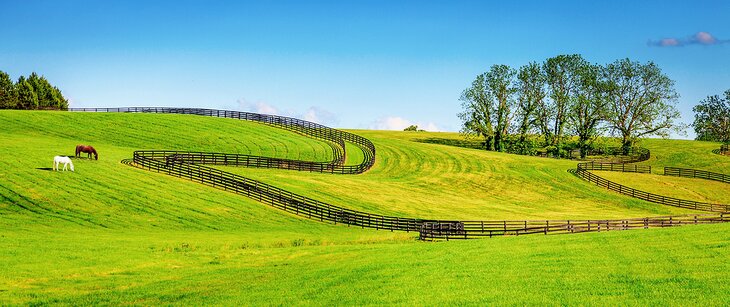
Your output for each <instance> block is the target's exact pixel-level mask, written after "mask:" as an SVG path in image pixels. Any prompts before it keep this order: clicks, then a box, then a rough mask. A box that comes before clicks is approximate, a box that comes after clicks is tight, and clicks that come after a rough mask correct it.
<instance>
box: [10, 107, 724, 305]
mask: <svg viewBox="0 0 730 307" xmlns="http://www.w3.org/2000/svg"><path fill="white" fill-rule="evenodd" d="M0 127H2V129H1V131H0V142H1V143H2V144H3V146H2V147H0V153H1V154H2V157H4V158H3V159H2V160H0V229H2V230H1V231H0V251H2V252H3V253H2V254H1V255H0V261H1V262H2V263H5V264H6V265H4V266H2V268H0V276H2V277H1V278H0V302H3V303H8V304H24V303H64V304H80V303H89V304H97V303H108V304H118V303H134V304H144V305H150V304H158V303H180V304H196V303H197V304H204V303H205V304H207V303H223V304H287V303H291V302H301V303H304V304H316V305H321V304H374V303H378V304H414V303H420V304H432V303H471V304H485V303H495V302H500V303H506V304H527V303H533V304H570V303H573V304H576V303H590V302H594V303H599V302H602V303H605V302H609V303H610V302H614V303H621V304H626V303H629V304H631V303H635V304H645V303H659V304H661V303H677V302H679V303H682V302H700V303H704V304H716V305H726V304H727V303H729V302H730V299H729V298H728V296H727V295H722V294H721V293H727V290H728V286H727V285H728V284H729V283H728V281H729V279H730V278H728V277H727V275H726V274H724V272H726V271H727V269H728V264H727V262H726V261H722V259H725V258H727V256H728V254H729V253H730V249H728V248H727V242H728V239H730V237H729V236H730V234H729V233H728V230H730V226H728V225H702V226H692V227H680V228H677V229H658V230H638V231H632V232H608V233H606V232H602V233H592V234H581V235H572V236H535V237H529V238H527V237H505V238H495V239H488V240H474V241H466V242H448V243H424V242H418V241H416V240H415V237H416V234H414V233H400V232H389V231H382V230H381V231H377V230H371V229H359V228H356V227H347V226H342V225H332V224H328V223H320V222H317V221H312V220H308V219H303V218H300V217H297V216H296V215H292V214H289V213H285V212H282V211H280V210H277V209H274V208H271V207H268V206H265V205H263V204H261V203H259V202H256V201H253V200H251V199H248V198H245V197H242V196H239V195H236V194H233V193H229V192H225V191H221V190H219V189H215V188H212V187H208V186H204V185H199V184H195V183H192V182H189V181H188V180H185V179H181V178H175V177H170V176H165V175H162V174H156V173H153V172H148V171H145V170H141V169H138V168H133V167H129V166H127V165H125V164H122V163H120V161H121V160H122V159H127V158H130V157H131V154H132V152H133V151H135V150H140V149H167V150H190V151H216V152H224V153H240V154H253V155H262V156H271V157H277V158H288V159H301V160H312V161H328V160H330V159H332V158H333V157H332V152H331V148H330V146H329V145H328V144H326V143H325V142H322V141H319V140H315V139H311V138H307V137H304V136H302V135H299V134H296V133H292V132H289V131H285V130H281V129H277V128H273V127H270V126H266V125H261V124H257V123H252V122H245V121H238V120H233V119H220V118H207V117H198V116H189V115H174V114H122V113H73V112H71V113H69V112H42V111H0ZM351 132H353V133H355V134H358V135H362V136H364V137H366V138H368V139H370V140H371V141H372V142H373V143H374V145H375V147H376V148H377V159H376V163H375V165H374V166H373V167H372V169H370V170H369V171H367V172H365V173H363V174H359V175H333V174H321V173H309V172H296V171H289V170H272V169H254V168H239V167H228V166H218V168H219V169H225V170H226V171H229V172H233V173H238V174H245V176H247V177H251V178H254V179H257V180H260V181H262V182H266V183H269V184H272V185H275V186H277V187H281V188H284V189H287V190H290V191H293V192H296V193H300V194H303V195H305V196H308V197H311V198H314V199H318V200H321V201H324V202H328V203H333V204H337V205H340V206H343V207H347V208H352V209H358V210H364V211H368V212H374V213H379V214H391V215H401V216H411V217H422V218H441V219H581V218H582V219H590V218H597V219H605V218H623V217H643V216H651V215H666V214H682V213H694V212H693V211H690V210H686V209H679V208H673V207H667V206H661V205H657V204H652V203H648V202H644V201H641V200H638V199H634V198H630V197H626V196H621V195H618V194H616V193H613V192H610V191H608V190H605V189H603V188H600V187H597V186H594V185H592V184H591V183H589V182H585V181H583V180H582V179H580V178H578V177H576V176H574V175H573V174H571V173H569V172H567V170H568V169H570V168H574V167H575V162H571V161H562V160H552V159H544V158H535V157H524V156H516V155H509V154H503V153H493V152H484V151H480V150H476V149H466V148H459V147H451V146H444V145H437V144H425V143H421V142H418V140H420V139H425V138H452V139H457V138H459V137H460V136H458V134H454V133H415V132H386V131H351ZM79 143H88V144H92V145H94V147H96V148H97V150H99V152H100V159H99V160H98V161H93V160H87V159H75V160H74V163H75V164H76V172H75V173H70V172H66V173H62V172H52V171H49V170H48V169H49V168H50V167H51V161H52V157H53V156H54V155H59V154H67V155H71V154H72V153H73V148H74V146H75V145H76V144H79ZM347 146H348V154H350V153H352V154H350V155H349V156H348V157H347V161H346V164H356V163H358V162H359V161H361V160H362V156H358V155H357V154H356V153H357V150H349V149H353V148H352V145H347ZM644 146H646V147H648V148H649V149H650V150H651V151H652V153H653V158H652V159H651V160H649V161H647V162H644V164H648V165H653V166H664V165H672V166H684V167H696V168H707V169H714V170H715V171H719V172H724V173H730V159H729V158H727V157H723V156H719V155H714V154H712V153H711V150H712V149H716V148H717V144H714V143H706V142H690V141H675V140H647V141H646V142H645V144H644ZM610 175H611V176H617V178H615V180H616V181H620V180H631V179H625V178H620V177H621V176H620V175H621V174H617V173H611V174H610ZM645 176H654V175H645ZM660 179H663V178H660ZM668 180H669V181H662V180H659V179H657V180H656V181H652V180H646V182H645V181H644V180H639V181H641V184H648V186H646V185H644V186H642V188H645V189H651V188H657V189H660V190H661V189H662V187H661V186H662V185H663V184H665V183H667V182H669V183H672V182H678V181H671V180H677V178H675V179H668ZM682 180H685V179H683V178H682ZM686 180H687V182H689V183H687V184H688V185H696V186H697V187H699V186H702V189H699V188H698V189H697V190H696V191H695V189H692V191H693V192H692V193H694V194H692V195H691V196H697V197H698V198H706V199H716V200H718V201H722V200H724V199H726V198H724V196H723V195H725V194H726V191H727V190H726V187H724V186H722V185H716V186H709V185H703V184H702V181H699V182H700V183H697V182H698V180H694V179H686ZM647 182H648V183H647ZM653 182H656V183H653ZM631 183H636V184H639V182H628V183H625V184H631ZM682 183H684V181H682ZM683 195H684V194H683ZM596 276H601V278H596ZM566 289H567V291H566Z"/></svg>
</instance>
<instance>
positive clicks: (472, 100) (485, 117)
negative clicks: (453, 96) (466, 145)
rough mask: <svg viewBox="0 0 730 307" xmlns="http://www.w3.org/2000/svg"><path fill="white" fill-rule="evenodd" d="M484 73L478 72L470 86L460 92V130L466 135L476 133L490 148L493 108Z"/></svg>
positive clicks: (492, 134)
mask: <svg viewBox="0 0 730 307" xmlns="http://www.w3.org/2000/svg"><path fill="white" fill-rule="evenodd" d="M485 75H486V74H480V75H478V76H477V77H476V79H474V81H472V83H471V86H470V87H469V88H467V89H465V90H464V91H463V92H462V93H461V97H460V98H459V100H460V101H461V106H462V112H461V113H459V118H460V119H461V121H462V128H461V132H462V133H464V134H466V135H478V136H481V137H482V138H483V139H484V146H485V147H486V148H487V150H491V149H492V140H493V139H494V127H493V126H492V110H493V108H494V106H493V101H494V99H493V98H492V94H491V93H490V92H489V90H488V87H487V84H486V76H485Z"/></svg>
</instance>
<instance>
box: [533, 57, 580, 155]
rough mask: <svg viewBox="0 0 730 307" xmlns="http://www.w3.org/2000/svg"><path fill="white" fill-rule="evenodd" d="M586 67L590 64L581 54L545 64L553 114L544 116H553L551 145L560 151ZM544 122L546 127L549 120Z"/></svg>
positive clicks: (551, 59) (549, 60)
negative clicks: (581, 73)
mask: <svg viewBox="0 0 730 307" xmlns="http://www.w3.org/2000/svg"><path fill="white" fill-rule="evenodd" d="M585 65H588V62H587V61H586V60H584V59H583V57H582V56H581V55H579V54H571V55H559V56H556V57H552V58H549V59H547V60H546V61H545V63H544V64H543V69H544V71H545V75H546V77H547V84H548V87H549V88H550V94H549V96H550V100H551V102H552V104H551V105H549V106H547V107H549V108H551V109H552V112H547V111H544V114H551V115H552V131H551V132H550V133H549V134H550V135H551V136H552V138H551V140H550V144H549V145H552V146H556V147H557V148H558V149H560V148H561V147H562V144H561V143H562V141H563V134H564V132H565V124H566V123H567V122H568V113H569V112H570V111H571V108H572V107H571V105H572V104H573V103H574V102H575V100H576V96H577V95H576V90H577V89H578V88H579V86H580V84H579V83H580V75H579V73H580V71H581V69H582V68H583V67H584V66H585ZM543 121H544V123H543V125H545V124H546V122H547V121H548V120H547V119H546V118H545V119H543Z"/></svg>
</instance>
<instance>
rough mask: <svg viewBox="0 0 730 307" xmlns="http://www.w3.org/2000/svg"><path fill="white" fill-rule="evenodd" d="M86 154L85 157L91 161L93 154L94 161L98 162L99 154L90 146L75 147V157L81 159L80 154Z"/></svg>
mask: <svg viewBox="0 0 730 307" xmlns="http://www.w3.org/2000/svg"><path fill="white" fill-rule="evenodd" d="M82 152H83V153H87V154H88V155H87V157H88V158H89V159H91V154H94V160H99V154H98V153H96V149H94V147H92V146H86V145H76V156H77V157H79V158H80V157H81V153H82Z"/></svg>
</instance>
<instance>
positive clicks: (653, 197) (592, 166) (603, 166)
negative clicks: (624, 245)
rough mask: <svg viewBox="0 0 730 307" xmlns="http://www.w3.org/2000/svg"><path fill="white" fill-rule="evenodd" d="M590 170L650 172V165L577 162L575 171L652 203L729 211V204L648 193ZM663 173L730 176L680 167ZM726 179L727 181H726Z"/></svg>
mask: <svg viewBox="0 0 730 307" xmlns="http://www.w3.org/2000/svg"><path fill="white" fill-rule="evenodd" d="M592 170H597V171H613V172H625V173H644V174H650V173H651V166H644V165H626V164H613V163H595V162H589V163H579V164H578V167H577V169H576V171H575V174H576V175H577V176H578V177H581V178H583V179H585V180H587V181H589V182H592V183H594V184H596V185H597V186H599V187H603V188H606V189H609V190H611V191H614V192H618V193H620V194H623V195H627V196H631V197H635V198H638V199H641V200H645V201H648V202H652V203H657V204H662V205H667V206H672V207H679V208H685V209H692V210H700V211H709V212H730V205H725V204H712V203H705V202H698V201H693V200H686V199H681V198H675V197H670V196H664V195H659V194H654V193H649V192H645V191H641V190H637V189H634V188H631V187H628V186H625V185H622V184H620V183H616V182H613V181H610V180H608V179H605V178H603V177H601V176H598V175H596V174H594V173H592V172H591V171H592ZM664 174H665V175H668V176H682V177H690V176H691V177H692V178H702V179H709V180H717V181H722V182H726V183H730V179H728V178H730V176H727V175H724V174H718V173H712V172H707V171H700V170H692V169H680V168H672V167H669V168H666V167H665V168H664ZM726 180H727V181H726Z"/></svg>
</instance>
